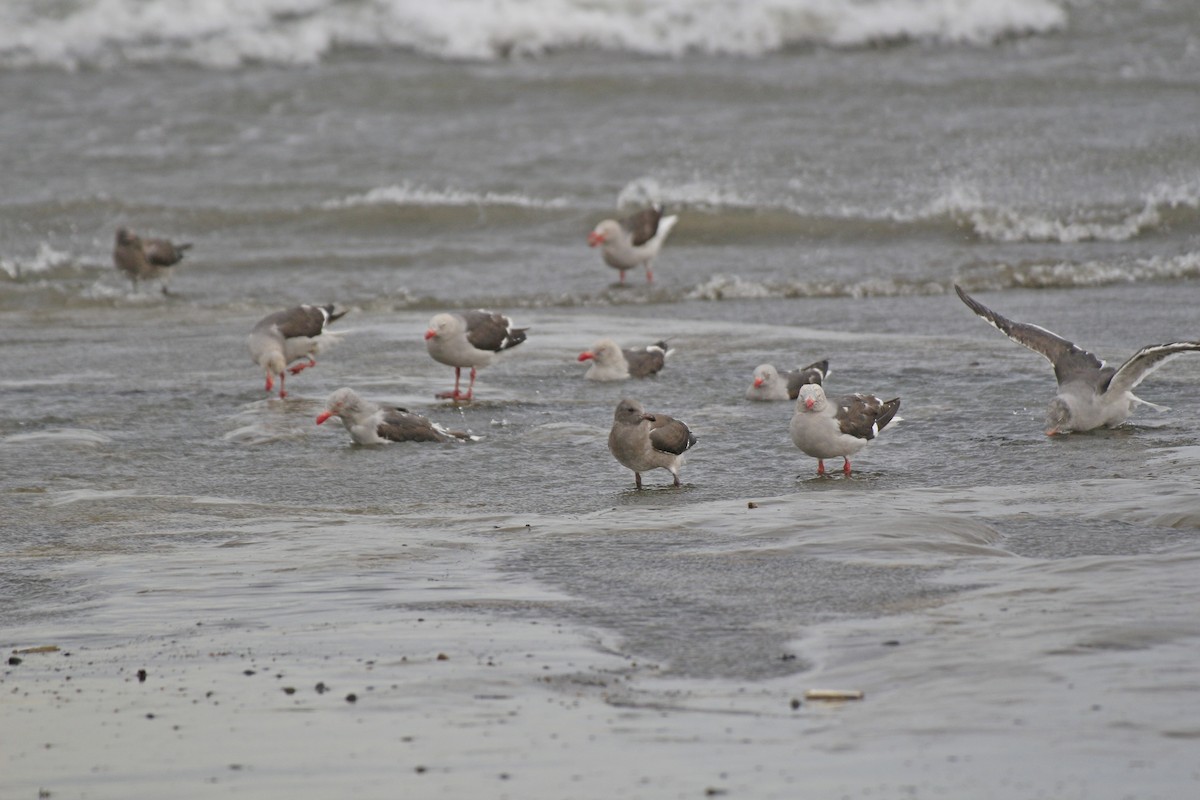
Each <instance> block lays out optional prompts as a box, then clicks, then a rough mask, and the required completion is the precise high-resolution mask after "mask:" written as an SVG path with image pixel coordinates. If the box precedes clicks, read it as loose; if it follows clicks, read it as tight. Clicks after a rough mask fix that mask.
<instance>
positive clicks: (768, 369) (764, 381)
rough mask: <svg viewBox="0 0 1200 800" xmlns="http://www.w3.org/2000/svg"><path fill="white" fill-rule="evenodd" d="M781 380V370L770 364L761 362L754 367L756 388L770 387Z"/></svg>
mask: <svg viewBox="0 0 1200 800" xmlns="http://www.w3.org/2000/svg"><path fill="white" fill-rule="evenodd" d="M778 381H779V371H778V370H777V369H775V367H773V366H771V365H770V364H759V365H758V366H757V367H755V368H754V388H755V389H769V388H771V387H772V386H774V385H775V384H776V383H777V382H778Z"/></svg>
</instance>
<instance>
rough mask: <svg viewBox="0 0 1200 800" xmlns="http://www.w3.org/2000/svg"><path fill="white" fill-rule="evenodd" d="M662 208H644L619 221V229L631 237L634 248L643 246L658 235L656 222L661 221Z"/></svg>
mask: <svg viewBox="0 0 1200 800" xmlns="http://www.w3.org/2000/svg"><path fill="white" fill-rule="evenodd" d="M662 214H663V210H662V206H651V207H650V208H644V209H642V210H641V211H639V212H637V213H636V214H630V215H629V216H628V217H626V218H625V219H623V220H621V227H622V228H624V229H625V230H626V231H627V232H628V233H629V235H630V236H631V237H633V244H634V246H635V247H636V246H639V245H643V244H645V243H646V242H648V241H650V240H651V239H653V238H654V234H656V233H658V221H659V220H660V219H662Z"/></svg>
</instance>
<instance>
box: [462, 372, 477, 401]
mask: <svg viewBox="0 0 1200 800" xmlns="http://www.w3.org/2000/svg"><path fill="white" fill-rule="evenodd" d="M474 391H475V368H474V367H471V382H470V383H469V384H467V396H466V397H464V398H463V400H470V399H471V395H472V393H474Z"/></svg>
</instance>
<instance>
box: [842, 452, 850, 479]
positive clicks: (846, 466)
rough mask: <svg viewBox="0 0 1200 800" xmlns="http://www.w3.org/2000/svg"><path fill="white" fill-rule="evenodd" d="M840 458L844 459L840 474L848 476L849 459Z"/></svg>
mask: <svg viewBox="0 0 1200 800" xmlns="http://www.w3.org/2000/svg"><path fill="white" fill-rule="evenodd" d="M842 458H845V459H846V463H844V464H842V473H843V474H845V475H847V476H849V475H850V459H849V458H846V457H845V456H842Z"/></svg>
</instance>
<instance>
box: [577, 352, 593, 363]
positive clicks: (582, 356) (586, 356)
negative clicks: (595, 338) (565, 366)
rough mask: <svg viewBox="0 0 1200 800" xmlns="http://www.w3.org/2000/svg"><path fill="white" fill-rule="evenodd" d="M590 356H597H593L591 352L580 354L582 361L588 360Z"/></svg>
mask: <svg viewBox="0 0 1200 800" xmlns="http://www.w3.org/2000/svg"><path fill="white" fill-rule="evenodd" d="M589 358H595V356H593V355H592V354H591V353H580V354H579V360H580V361H587V360H588V359H589Z"/></svg>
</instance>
